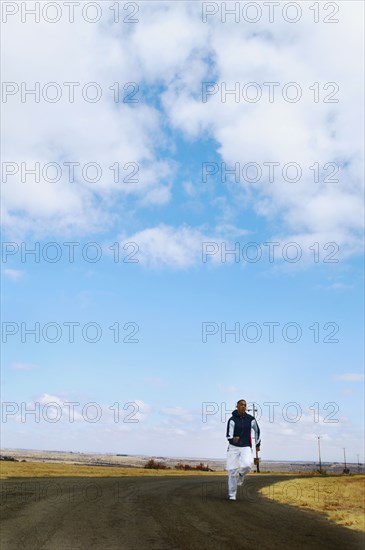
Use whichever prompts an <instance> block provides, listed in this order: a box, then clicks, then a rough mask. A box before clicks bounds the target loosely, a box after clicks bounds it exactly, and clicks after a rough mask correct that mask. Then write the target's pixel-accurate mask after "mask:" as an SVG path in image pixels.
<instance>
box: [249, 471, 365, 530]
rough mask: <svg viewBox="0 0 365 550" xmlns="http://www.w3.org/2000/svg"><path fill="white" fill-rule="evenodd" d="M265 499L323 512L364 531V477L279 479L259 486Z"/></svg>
mask: <svg viewBox="0 0 365 550" xmlns="http://www.w3.org/2000/svg"><path fill="white" fill-rule="evenodd" d="M260 492H261V494H262V495H264V496H265V497H267V498H270V499H273V500H276V501H278V502H283V503H286V504H291V505H293V506H298V507H305V508H308V509H310V510H315V511H317V512H323V513H325V514H326V515H327V517H328V518H330V519H331V520H332V521H335V522H336V523H338V524H339V525H342V526H344V527H348V528H350V529H355V530H357V531H365V476H364V475H356V476H328V477H320V476H318V477H311V478H304V477H302V478H300V479H295V480H290V481H280V482H278V483H275V484H274V485H271V486H269V487H264V488H263V489H261V491H260Z"/></svg>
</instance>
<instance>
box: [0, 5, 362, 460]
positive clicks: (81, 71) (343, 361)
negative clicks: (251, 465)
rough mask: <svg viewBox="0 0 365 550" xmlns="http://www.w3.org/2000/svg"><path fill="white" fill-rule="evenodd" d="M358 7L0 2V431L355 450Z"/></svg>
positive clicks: (44, 441) (301, 452)
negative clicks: (231, 430)
mask: <svg viewBox="0 0 365 550" xmlns="http://www.w3.org/2000/svg"><path fill="white" fill-rule="evenodd" d="M36 4H37V5H38V7H37V5H36ZM232 11H233V12H232ZM362 20H363V4H362V3H361V2H357V1H354V2H351V1H350V2H315V3H311V2H305V1H304V2H300V3H299V2H297V3H295V2H280V3H275V2H265V3H263V2H249V3H248V2H223V3H221V2H198V1H196V2H195V1H190V2H189V1H187V2H179V1H176V2H175V1H171V2H167V1H162V2H154V1H145V2H108V1H105V2H78V3H76V2H75V3H72V2H71V3H70V2H68V3H66V2H49V3H45V2H40V3H35V2H3V3H2V27H3V37H2V42H3V49H4V53H3V55H2V67H3V84H2V114H3V134H2V138H3V140H2V141H3V145H2V158H3V162H2V187H3V199H2V221H3V234H4V237H3V244H2V280H3V300H2V309H3V322H2V341H3V355H2V372H3V377H2V401H3V403H2V428H3V433H4V435H3V446H4V447H8V448H29V449H57V450H72V451H100V452H115V453H129V454H146V455H169V456H186V457H188V456H194V457H216V458H223V457H224V456H225V449H226V441H225V424H226V421H227V420H228V418H229V415H230V412H231V411H232V409H233V408H234V405H235V402H236V401H237V399H239V398H242V397H243V398H245V399H246V400H247V401H248V402H249V403H252V402H255V403H256V406H257V409H258V413H257V414H258V416H259V419H260V422H259V423H260V426H261V429H262V440H263V443H262V458H263V459H264V460H265V459H266V460H276V459H288V460H301V459H304V460H315V459H316V457H317V437H318V436H320V437H321V441H322V459H323V460H335V461H340V460H342V457H343V447H345V448H346V453H347V458H348V460H349V461H350V462H351V461H357V455H359V457H360V461H364V456H363V454H362V453H363V450H362V449H363V445H362V433H363V431H362V430H363V426H362V416H363V397H362V396H363V385H364V376H363V359H364V357H363V331H364V326H363V325H364V324H363V317H364V316H363V290H362V288H363V269H362V266H363V264H362V246H363V242H362V236H363V210H362V208H363V206H362V205H363V156H362V155H363V153H362V151H363V126H362V121H363V116H364V113H363V106H362V95H363V62H364V60H363V54H362V52H363V30H362Z"/></svg>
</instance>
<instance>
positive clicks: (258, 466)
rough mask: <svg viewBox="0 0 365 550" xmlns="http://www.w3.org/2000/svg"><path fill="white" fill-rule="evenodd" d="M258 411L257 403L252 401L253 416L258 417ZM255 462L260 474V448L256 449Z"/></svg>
mask: <svg viewBox="0 0 365 550" xmlns="http://www.w3.org/2000/svg"><path fill="white" fill-rule="evenodd" d="M248 410H249V411H251V409H248ZM256 413H257V409H256V407H255V403H252V416H253V417H254V418H255V419H256ZM255 448H256V441H255ZM254 464H255V465H256V472H257V473H258V474H259V473H260V458H259V452H258V450H257V449H256V457H255V459H254Z"/></svg>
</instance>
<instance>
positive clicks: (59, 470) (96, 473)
mask: <svg viewBox="0 0 365 550" xmlns="http://www.w3.org/2000/svg"><path fill="white" fill-rule="evenodd" d="M222 473H223V472H202V471H199V470H187V471H185V470H175V469H172V468H171V470H170V469H166V470H148V469H145V468H125V467H122V466H121V467H119V466H85V465H83V464H59V463H57V464H52V463H49V462H48V463H46V462H7V461H1V464H0V479H8V478H13V477H121V476H191V475H195V476H196V475H205V476H206V475H222Z"/></svg>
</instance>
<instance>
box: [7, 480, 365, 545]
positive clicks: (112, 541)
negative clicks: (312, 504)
mask: <svg viewBox="0 0 365 550" xmlns="http://www.w3.org/2000/svg"><path fill="white" fill-rule="evenodd" d="M285 479H286V480H287V481H289V480H292V483H295V481H294V478H289V477H286V478H285ZM279 480H281V481H282V480H283V478H282V477H279V476H274V475H270V476H269V475H265V476H260V475H258V476H255V475H251V476H249V477H248V478H246V481H245V483H244V485H243V486H242V487H240V488H239V494H238V499H237V501H236V502H232V501H228V500H227V498H226V481H227V480H226V477H224V476H222V477H221V476H219V477H213V476H211V477H201V476H186V477H183V476H181V477H159V476H156V477H155V476H153V477H120V478H75V477H74V478H70V477H69V478H65V477H63V478H38V479H35V478H34V479H24V478H23V479H20V478H18V479H9V480H5V481H4V482H3V483H2V499H1V504H2V506H1V509H2V528H1V539H0V543H1V544H0V547H1V550H20V549H22V550H33V549H34V550H117V549H118V550H142V549H143V550H151V549H152V550H154V549H156V550H195V549H196V550H202V549H209V550H225V549H229V550H233V549H246V548H247V549H250V550H253V549H259V550H266V549H267V550H273V549H281V550H286V549H290V550H296V549H308V548H310V549H318V550H327V549H328V550H334V549H337V548H338V549H341V550H345V549H346V550H352V549H356V550H358V549H363V548H364V536H363V534H362V533H359V532H356V531H352V530H350V529H347V528H344V527H339V526H337V525H335V524H334V523H332V522H330V521H329V520H327V519H326V518H325V516H323V515H321V514H317V513H315V512H311V511H308V510H303V509H297V508H295V507H291V506H288V505H284V504H278V503H276V502H274V501H272V500H268V499H265V498H264V497H262V496H260V495H259V494H258V490H259V489H260V488H261V487H263V486H266V485H270V484H272V483H274V482H276V481H279Z"/></svg>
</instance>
